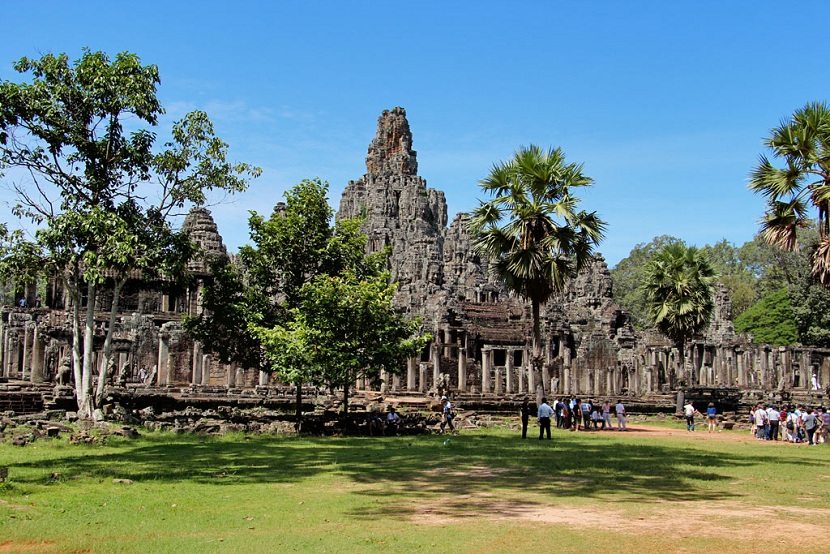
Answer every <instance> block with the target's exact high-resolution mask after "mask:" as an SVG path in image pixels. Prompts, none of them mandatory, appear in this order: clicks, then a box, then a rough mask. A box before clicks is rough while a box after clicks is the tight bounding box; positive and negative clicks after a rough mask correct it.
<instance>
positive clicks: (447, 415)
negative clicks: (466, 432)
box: [441, 396, 455, 434]
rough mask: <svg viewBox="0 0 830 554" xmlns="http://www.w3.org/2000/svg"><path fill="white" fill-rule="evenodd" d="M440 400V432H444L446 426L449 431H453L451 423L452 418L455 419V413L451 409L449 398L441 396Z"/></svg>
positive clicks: (453, 426) (453, 427)
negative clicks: (441, 405)
mask: <svg viewBox="0 0 830 554" xmlns="http://www.w3.org/2000/svg"><path fill="white" fill-rule="evenodd" d="M441 402H442V403H443V404H444V407H443V409H442V410H441V434H443V433H444V430H445V429H446V427H449V428H450V432H451V433H454V432H455V425H453V423H452V420H453V419H455V413H454V412H453V411H452V403H450V399H449V398H447V397H446V396H442V397H441Z"/></svg>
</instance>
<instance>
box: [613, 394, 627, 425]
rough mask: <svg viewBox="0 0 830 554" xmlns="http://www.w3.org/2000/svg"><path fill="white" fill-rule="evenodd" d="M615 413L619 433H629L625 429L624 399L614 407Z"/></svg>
mask: <svg viewBox="0 0 830 554" xmlns="http://www.w3.org/2000/svg"><path fill="white" fill-rule="evenodd" d="M614 411H615V412H616V413H617V431H627V429H626V427H625V406H623V401H622V399H620V400H619V401H618V402H617V405H616V406H614Z"/></svg>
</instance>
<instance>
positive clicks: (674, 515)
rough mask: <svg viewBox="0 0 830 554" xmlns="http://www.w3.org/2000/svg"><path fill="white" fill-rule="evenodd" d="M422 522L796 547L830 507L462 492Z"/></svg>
mask: <svg viewBox="0 0 830 554" xmlns="http://www.w3.org/2000/svg"><path fill="white" fill-rule="evenodd" d="M411 517H412V522H413V523H416V524H420V525H447V524H452V523H457V522H459V521H462V520H464V519H466V518H472V517H475V518H485V519H489V520H492V521H516V522H527V523H532V524H539V523H547V524H551V525H562V526H567V527H568V528H571V529H572V528H574V527H581V528H586V529H596V530H603V531H614V532H621V533H626V534H632V535H649V534H654V535H662V536H665V533H666V532H669V533H671V536H672V537H674V538H677V539H683V538H688V537H707V538H714V539H725V540H729V541H730V542H738V543H741V542H753V541H757V540H762V541H763V542H769V543H778V542H784V543H786V544H788V545H792V546H807V545H810V544H815V543H816V542H817V541H818V540H820V539H819V538H820V537H824V536H825V535H824V533H825V532H826V530H825V529H824V527H823V525H822V524H821V523H820V522H822V521H827V519H828V518H830V510H828V509H815V508H793V507H788V508H782V507H777V506H751V505H747V504H744V503H741V502H737V501H714V502H687V501H678V502H658V503H656V504H650V505H649V506H647V507H646V506H640V507H638V508H637V511H636V514H634V515H632V514H630V513H627V512H625V511H623V510H618V509H614V508H609V505H608V503H607V502H597V503H595V504H592V505H589V506H572V505H568V504H564V503H563V504H558V505H555V506H554V505H546V504H540V503H535V502H521V501H512V500H509V501H505V500H500V499H498V498H496V497H495V496H493V495H489V494H475V495H461V496H460V497H458V498H454V499H453V500H452V501H451V502H450V503H443V504H442V505H439V506H436V505H435V504H422V505H419V506H417V507H416V509H415V511H414V512H413V513H412V516H411Z"/></svg>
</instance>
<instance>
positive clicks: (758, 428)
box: [755, 404, 767, 440]
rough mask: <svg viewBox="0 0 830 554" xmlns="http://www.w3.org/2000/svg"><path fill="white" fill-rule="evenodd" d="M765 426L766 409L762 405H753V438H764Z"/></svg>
mask: <svg viewBox="0 0 830 554" xmlns="http://www.w3.org/2000/svg"><path fill="white" fill-rule="evenodd" d="M766 426H767V411H766V410H765V409H764V407H763V406H761V405H760V404H758V405H757V406H756V407H755V438H756V439H758V440H764V439H766Z"/></svg>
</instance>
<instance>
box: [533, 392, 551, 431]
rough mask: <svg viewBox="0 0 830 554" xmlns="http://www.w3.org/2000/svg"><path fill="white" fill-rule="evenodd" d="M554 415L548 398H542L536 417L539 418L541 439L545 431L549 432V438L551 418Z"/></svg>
mask: <svg viewBox="0 0 830 554" xmlns="http://www.w3.org/2000/svg"><path fill="white" fill-rule="evenodd" d="M551 416H553V408H551V407H550V404H548V399H547V398H542V403H541V404H539V408H538V410H537V411H536V417H538V418H539V440H542V437H543V436H544V434H545V432H547V434H548V440H551V438H550V418H551Z"/></svg>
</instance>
